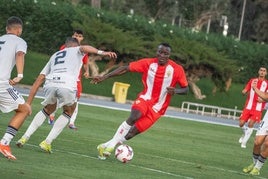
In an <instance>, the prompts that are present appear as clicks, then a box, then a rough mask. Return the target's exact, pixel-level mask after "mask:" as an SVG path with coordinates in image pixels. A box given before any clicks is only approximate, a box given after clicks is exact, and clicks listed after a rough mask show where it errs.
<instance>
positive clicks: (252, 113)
mask: <svg viewBox="0 0 268 179" xmlns="http://www.w3.org/2000/svg"><path fill="white" fill-rule="evenodd" d="M261 117H262V111H256V110H248V109H244V110H243V112H242V114H241V116H240V120H243V121H246V122H247V121H248V120H249V119H250V120H253V121H255V122H257V123H259V122H260V121H261Z"/></svg>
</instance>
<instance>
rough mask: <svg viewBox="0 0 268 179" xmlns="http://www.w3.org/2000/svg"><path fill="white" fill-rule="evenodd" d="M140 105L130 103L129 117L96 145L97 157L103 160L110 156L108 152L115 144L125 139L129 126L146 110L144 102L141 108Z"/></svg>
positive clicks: (110, 151)
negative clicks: (109, 136) (110, 135)
mask: <svg viewBox="0 0 268 179" xmlns="http://www.w3.org/2000/svg"><path fill="white" fill-rule="evenodd" d="M142 106H143V103H139V106H138V105H136V104H135V102H134V104H133V105H132V109H131V112H130V116H129V118H128V119H127V120H126V121H124V122H122V123H121V124H120V126H119V127H118V128H117V131H116V132H115V134H114V136H113V138H112V139H110V140H109V141H107V142H105V143H103V144H100V145H98V146H97V149H98V153H99V155H98V157H99V159H101V160H105V159H106V157H108V156H110V154H111V153H112V152H113V150H114V148H115V146H116V145H117V144H119V143H123V142H124V141H125V140H126V139H125V136H126V135H127V133H128V132H129V130H130V128H131V127H132V126H133V125H134V123H135V121H137V120H138V119H140V118H141V117H142V116H144V114H145V113H146V111H147V106H146V104H144V107H143V108H142Z"/></svg>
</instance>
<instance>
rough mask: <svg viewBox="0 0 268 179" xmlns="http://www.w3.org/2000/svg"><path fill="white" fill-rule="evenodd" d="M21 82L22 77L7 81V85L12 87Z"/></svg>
mask: <svg viewBox="0 0 268 179" xmlns="http://www.w3.org/2000/svg"><path fill="white" fill-rule="evenodd" d="M21 80H22V77H15V78H13V79H10V80H9V84H10V85H12V86H13V85H16V84H18V83H19V82H20V81H21Z"/></svg>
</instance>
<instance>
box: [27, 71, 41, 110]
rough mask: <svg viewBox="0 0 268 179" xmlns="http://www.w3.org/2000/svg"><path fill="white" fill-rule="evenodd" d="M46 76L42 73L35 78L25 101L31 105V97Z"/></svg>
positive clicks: (32, 97)
mask: <svg viewBox="0 0 268 179" xmlns="http://www.w3.org/2000/svg"><path fill="white" fill-rule="evenodd" d="M45 78H46V76H45V75H44V74H40V75H39V76H38V77H37V79H36V80H35V82H34V83H33V85H32V87H31V90H30V93H29V96H28V98H27V101H26V103H27V104H29V105H31V104H32V102H33V99H34V97H35V95H36V93H37V91H38V89H39V87H40V86H41V85H42V84H43V82H44V81H45Z"/></svg>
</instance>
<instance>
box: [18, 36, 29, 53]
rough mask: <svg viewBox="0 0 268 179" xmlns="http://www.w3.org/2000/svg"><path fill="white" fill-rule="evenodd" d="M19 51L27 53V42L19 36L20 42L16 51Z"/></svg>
mask: <svg viewBox="0 0 268 179" xmlns="http://www.w3.org/2000/svg"><path fill="white" fill-rule="evenodd" d="M17 52H23V53H25V54H26V53H27V43H26V42H25V41H24V40H23V39H21V38H19V42H18V45H17V47H16V53H17Z"/></svg>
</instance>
